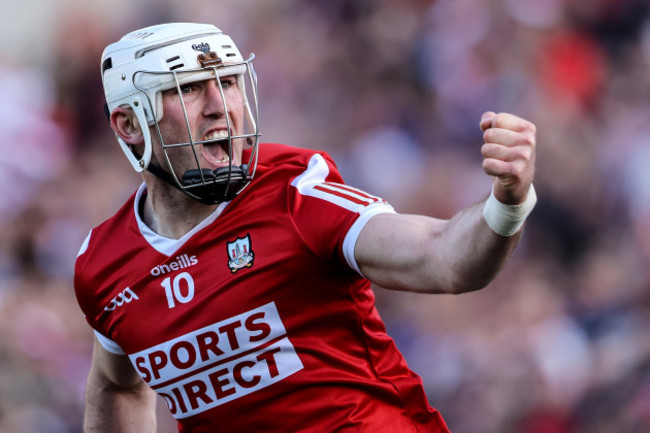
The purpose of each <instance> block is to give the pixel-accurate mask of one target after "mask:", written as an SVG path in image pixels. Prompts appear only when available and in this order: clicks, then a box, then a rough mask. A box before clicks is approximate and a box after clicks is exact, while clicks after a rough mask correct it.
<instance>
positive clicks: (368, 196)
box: [323, 182, 384, 202]
mask: <svg viewBox="0 0 650 433" xmlns="http://www.w3.org/2000/svg"><path fill="white" fill-rule="evenodd" d="M323 185H329V186H331V187H334V188H338V189H339V190H342V191H343V192H347V193H350V194H354V195H355V196H358V197H359V198H365V199H369V200H372V201H373V202H377V201H384V199H382V198H381V197H377V196H375V195H372V194H368V193H367V192H365V191H363V190H361V189H359V188H355V187H353V186H350V185H345V184H342V183H335V182H325V183H324V184H323Z"/></svg>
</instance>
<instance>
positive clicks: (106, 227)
mask: <svg viewBox="0 0 650 433" xmlns="http://www.w3.org/2000/svg"><path fill="white" fill-rule="evenodd" d="M134 199H135V193H134V194H133V195H131V197H130V198H129V199H128V200H126V202H125V203H124V204H123V205H122V207H121V208H120V209H119V210H118V211H117V212H115V214H113V216H111V217H110V218H108V219H106V220H105V221H104V222H102V223H101V224H99V225H97V226H96V227H95V228H93V229H92V232H91V235H90V238H89V239H88V240H87V241H88V242H89V244H88V245H87V246H86V247H87V250H88V249H94V248H96V247H97V246H99V245H102V246H104V247H107V248H112V247H114V246H115V245H116V244H117V245H120V244H123V243H124V242H125V238H124V237H125V236H128V235H129V234H130V233H139V230H138V227H137V222H136V220H135V216H134V215H133V201H134ZM86 256H87V255H86ZM80 258H81V256H80V257H78V258H77V259H78V260H79V259H80Z"/></svg>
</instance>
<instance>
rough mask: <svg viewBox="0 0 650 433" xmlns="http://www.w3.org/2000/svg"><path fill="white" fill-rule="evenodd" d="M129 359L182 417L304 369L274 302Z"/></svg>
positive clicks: (172, 409) (176, 413) (174, 413)
mask: <svg viewBox="0 0 650 433" xmlns="http://www.w3.org/2000/svg"><path fill="white" fill-rule="evenodd" d="M129 358H130V359H131V362H132V363H133V365H134V366H135V368H136V369H137V371H138V372H139V373H140V376H142V379H144V381H145V382H147V383H148V384H149V386H151V387H152V388H153V389H154V390H155V391H156V392H157V393H158V394H160V395H161V396H162V397H163V398H164V399H165V400H166V401H167V405H168V406H169V410H170V411H171V413H172V415H173V416H174V417H175V418H177V419H181V418H186V417H189V416H192V415H195V414H198V413H201V412H203V411H205V410H208V409H210V408H213V407H216V406H219V405H221V404H224V403H226V402H228V401H231V400H234V399H237V398H240V397H242V396H244V395H247V394H250V393H252V392H255V391H258V390H260V389H263V388H266V387H268V386H270V385H272V384H274V383H276V382H279V381H281V380H283V379H285V378H286V377H288V376H290V375H292V374H293V373H295V372H297V371H299V370H301V369H302V368H303V365H302V362H301V361H300V358H298V355H297V354H296V351H295V349H294V347H293V345H292V344H291V341H289V338H288V337H287V335H286V330H285V328H284V325H283V323H282V321H281V320H280V316H279V314H278V311H277V308H276V306H275V303H273V302H271V303H269V304H266V305H264V306H262V307H259V308H256V309H254V310H250V311H248V312H246V313H243V314H240V315H238V316H235V317H232V318H230V319H227V320H223V321H221V322H217V323H215V324H212V325H210V326H206V327H205V328H202V329H199V330H197V331H194V332H190V333H188V334H185V335H183V336H181V337H178V338H175V339H173V340H170V341H167V342H165V343H162V344H159V345H157V346H153V347H150V348H149V349H146V350H143V351H141V352H138V353H134V354H132V355H129Z"/></svg>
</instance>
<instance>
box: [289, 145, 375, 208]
mask: <svg viewBox="0 0 650 433" xmlns="http://www.w3.org/2000/svg"><path fill="white" fill-rule="evenodd" d="M328 174H329V167H328V166H327V162H326V161H325V159H324V158H323V157H322V156H321V155H319V154H315V155H314V156H312V157H311V159H310V160H309V163H308V164H307V169H306V170H305V171H304V172H303V173H302V174H301V175H299V176H297V177H296V178H295V179H294V180H293V181H292V182H291V185H292V186H294V187H295V188H296V189H297V190H298V193H299V194H301V195H304V196H309V197H315V198H319V199H321V200H325V201H328V202H330V203H332V204H335V205H337V206H340V207H342V208H344V209H347V210H349V211H351V212H361V211H363V209H364V208H365V207H366V206H368V205H369V204H371V203H375V201H374V200H371V199H369V198H368V196H366V197H363V196H359V197H357V194H352V193H351V192H350V191H349V190H348V189H347V188H345V189H343V188H341V187H339V188H336V187H334V185H336V184H335V183H333V182H325V179H326V178H327V175H328ZM328 187H329V188H328Z"/></svg>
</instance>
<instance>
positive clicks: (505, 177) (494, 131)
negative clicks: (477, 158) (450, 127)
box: [480, 111, 536, 205]
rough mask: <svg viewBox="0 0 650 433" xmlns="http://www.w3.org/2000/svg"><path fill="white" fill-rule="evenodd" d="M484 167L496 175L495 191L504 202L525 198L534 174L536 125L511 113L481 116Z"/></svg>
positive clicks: (498, 198) (497, 196)
mask: <svg viewBox="0 0 650 433" xmlns="http://www.w3.org/2000/svg"><path fill="white" fill-rule="evenodd" d="M480 126H481V130H482V131H483V141H484V143H483V146H482V147H481V153H482V155H483V170H485V172H486V173H487V174H489V175H491V176H495V179H494V185H493V188H492V191H493V193H494V196H495V197H496V199H497V200H499V201H500V202H501V203H503V204H508V205H516V204H520V203H523V202H524V200H526V195H527V194H528V189H529V188H530V185H531V183H532V182H533V177H534V175H535V133H536V129H535V125H534V124H532V123H531V122H529V121H527V120H525V119H522V118H520V117H517V116H515V115H513V114H509V113H499V114H496V113H494V112H492V111H488V112H486V113H484V114H483V116H481V122H480Z"/></svg>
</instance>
